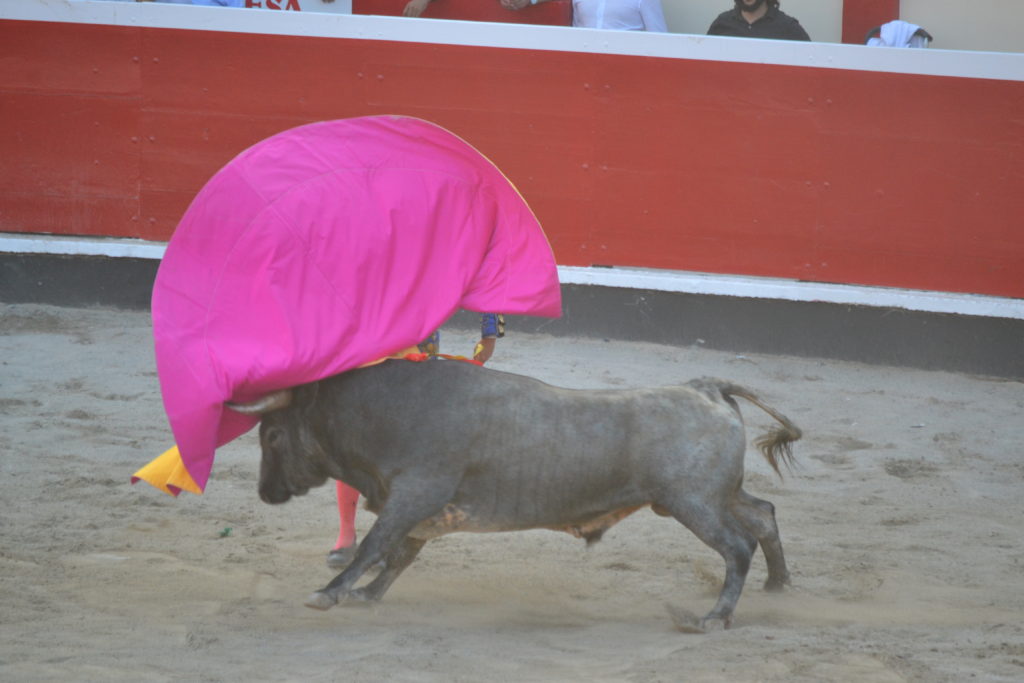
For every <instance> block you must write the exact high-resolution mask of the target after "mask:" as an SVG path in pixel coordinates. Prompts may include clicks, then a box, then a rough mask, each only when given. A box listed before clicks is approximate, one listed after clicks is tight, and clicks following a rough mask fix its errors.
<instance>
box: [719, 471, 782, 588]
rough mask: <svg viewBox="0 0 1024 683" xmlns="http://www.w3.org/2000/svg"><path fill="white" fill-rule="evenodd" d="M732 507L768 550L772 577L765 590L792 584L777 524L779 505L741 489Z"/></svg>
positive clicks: (766, 550) (737, 516) (766, 559)
mask: <svg viewBox="0 0 1024 683" xmlns="http://www.w3.org/2000/svg"><path fill="white" fill-rule="evenodd" d="M732 510H733V512H734V513H735V515H736V518H737V519H739V520H740V522H741V523H742V524H743V526H745V527H746V528H747V530H748V531H750V533H752V534H754V536H755V537H756V538H757V541H758V543H760V544H761V550H762V551H764V559H765V561H766V562H767V564H768V580H767V581H765V582H764V589H765V590H766V591H781V590H782V588H783V586H785V585H786V584H788V583H789V570H788V569H786V557H785V555H783V553H782V541H781V539H780V538H779V527H778V524H776V523H775V506H774V505H772V504H771V503H769V502H768V501H767V500H761V499H760V498H756V497H754V496H752V495H750V494H749V493H747V492H746V491H744V490H743V489H739V490H738V491H737V492H736V497H735V498H734V500H733V506H732Z"/></svg>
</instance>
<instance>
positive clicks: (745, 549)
mask: <svg viewBox="0 0 1024 683" xmlns="http://www.w3.org/2000/svg"><path fill="white" fill-rule="evenodd" d="M734 397H741V398H744V399H746V400H747V401H750V402H751V403H753V404H755V405H756V406H758V407H760V408H761V409H762V410H764V411H765V412H766V413H768V414H769V415H770V416H771V417H772V418H774V419H775V420H776V421H777V422H778V423H779V424H778V425H775V426H774V427H773V428H772V429H771V430H769V431H768V432H767V433H766V434H764V435H762V436H761V437H760V438H758V439H757V440H756V441H755V445H756V446H757V447H758V448H759V449H760V451H761V453H762V454H763V455H764V457H765V458H766V459H767V461H768V463H769V464H770V465H771V467H772V468H773V469H774V470H775V471H776V473H780V469H779V465H780V463H784V464H786V465H787V466H788V465H790V464H791V461H792V457H793V455H792V449H791V444H792V442H793V441H795V440H797V439H799V438H800V436H801V432H800V430H799V429H798V428H797V427H796V425H794V424H793V423H792V422H791V421H790V420H789V419H788V418H786V417H785V416H784V415H782V414H781V413H779V412H777V411H775V410H774V409H773V408H771V407H770V406H768V405H766V404H765V403H764V402H762V401H761V400H760V399H759V398H758V397H757V396H756V395H755V394H754V393H753V392H751V391H750V390H748V389H745V388H743V387H741V386H738V385H736V384H733V383H730V382H726V381H721V380H717V379H707V378H705V379H697V380H693V381H690V382H688V383H687V384H684V385H679V386H671V387H662V388H656V389H626V390H622V389H618V390H597V391H595V390H572V389H564V388H559V387H554V386H551V385H548V384H545V383H543V382H541V381H538V380H536V379H532V378H529V377H524V376H521V375H515V374H510V373H506V372H499V371H495V370H491V369H485V368H481V367H477V366H475V365H471V364H468V363H459V362H454V361H446V360H435V361H428V362H420V363H416V362H409V361H405V360H389V361H386V362H384V363H382V364H379V365H375V366H371V367H367V368H363V369H359V370H353V371H350V372H346V373H343V374H340V375H336V376H334V377H330V378H327V379H324V380H321V381H318V382H313V383H310V384H305V385H302V386H298V387H294V388H292V389H287V390H284V391H280V392H276V393H273V394H270V395H269V396H266V397H264V398H263V399H261V400H259V401H255V402H253V403H246V404H228V405H229V406H230V407H231V408H233V409H234V410H237V411H239V412H243V413H246V414H250V415H260V416H262V420H261V425H260V445H261V448H262V461H261V465H260V478H259V494H260V498H261V499H262V500H263V501H265V502H267V503H272V504H278V503H284V502H285V501H287V500H288V499H290V498H291V497H292V496H296V495H303V494H305V493H306V492H308V491H309V490H310V488H312V487H315V486H320V485H321V484H323V483H324V482H326V481H327V479H328V478H334V479H340V480H341V481H343V482H345V483H346V484H349V485H350V486H352V487H354V488H356V489H357V490H358V491H359V492H360V493H361V494H362V495H363V496H364V497H365V498H366V501H367V503H366V507H367V509H369V510H370V511H371V512H373V513H375V514H376V515H377V519H376V521H375V522H374V524H373V526H372V528H371V529H370V531H369V533H367V535H366V537H365V538H364V539H363V540H362V542H361V543H360V544H359V547H358V549H357V551H356V554H355V557H354V559H353V560H352V562H351V564H350V565H349V566H348V567H346V568H345V569H344V571H342V572H341V573H340V574H338V575H337V576H336V577H335V578H334V579H333V580H332V581H331V582H330V583H328V584H327V585H326V586H325V587H324V588H322V589H320V590H318V591H316V592H314V593H313V594H312V595H311V596H310V597H309V598H308V599H307V601H306V603H305V604H306V605H307V606H309V607H313V608H316V609H328V608H330V607H332V606H333V605H335V604H337V603H338V601H339V599H342V598H344V599H345V600H350V601H366V600H378V599H380V598H381V596H383V595H384V593H385V591H387V589H388V587H389V586H391V584H392V582H394V580H395V579H396V578H397V577H398V575H399V574H401V572H402V571H403V570H404V569H405V568H406V567H408V566H409V564H410V563H411V562H412V561H413V560H414V559H415V557H416V555H417V553H419V551H420V549H421V548H422V547H423V545H424V544H425V543H426V542H427V541H429V540H430V539H433V538H437V537H439V536H442V535H444V534H449V533H453V532H456V531H476V532H485V531H487V532H490V531H515V530H523V529H537V528H544V529H553V530H559V531H566V532H569V533H571V534H573V535H574V536H576V537H579V538H582V539H585V540H586V541H587V543H588V544H590V543H594V542H595V541H597V540H599V539H600V538H601V535H602V534H603V533H604V532H605V531H607V529H608V528H610V527H611V526H612V525H614V524H615V523H617V522H618V521H620V520H621V519H623V518H624V517H626V516H628V515H630V514H632V513H633V512H635V511H636V510H639V509H641V508H643V507H646V506H650V507H651V509H652V510H653V511H654V512H656V513H657V514H660V515H663V516H671V517H674V518H675V519H676V520H678V521H679V522H680V523H682V524H683V525H684V526H686V527H687V528H689V529H690V530H691V531H692V532H693V533H694V534H696V536H697V537H698V538H700V539H701V540H702V541H703V542H704V543H706V544H707V545H709V546H710V547H711V548H713V549H714V550H716V551H717V552H718V553H719V554H720V555H721V556H722V558H723V559H724V560H725V581H724V584H723V586H722V589H721V593H720V594H719V596H718V600H717V602H716V603H715V605H714V607H713V608H712V609H711V611H710V612H709V613H708V614H707V615H705V616H704V617H703V619H701V620H699V624H698V627H699V629H700V630H707V629H709V628H728V627H729V625H730V622H731V619H732V615H733V611H734V609H735V607H736V602H737V600H738V599H739V597H740V593H741V591H742V590H743V584H744V582H745V580H746V576H747V572H748V569H749V567H750V563H751V559H752V557H753V554H754V551H755V550H756V549H757V546H758V544H760V546H761V548H762V550H763V552H764V556H765V560H766V562H767V567H768V578H767V581H766V583H765V589H766V590H772V591H775V590H781V589H782V587H783V586H784V585H785V584H787V583H788V582H789V572H788V570H787V568H786V561H785V558H784V556H783V552H782V544H781V542H780V539H779V530H778V527H777V525H776V522H775V509H774V506H773V505H772V504H771V503H769V502H767V501H764V500H760V499H758V498H755V497H754V496H752V495H750V494H749V493H747V492H746V491H744V490H743V488H742V487H741V484H742V481H743V471H744V467H743V466H744V452H745V450H746V435H745V432H744V428H743V421H742V417H741V415H740V412H739V406H738V405H737V403H736V401H735V399H734ZM780 476H781V473H780ZM378 564H382V565H383V568H382V569H381V571H380V572H379V574H378V575H377V576H376V577H375V578H374V579H373V580H372V581H371V582H369V583H368V584H367V585H365V586H363V587H359V588H356V587H355V584H356V583H357V581H359V579H360V577H362V576H363V574H364V573H366V572H367V570H369V569H371V568H373V567H375V566H377V565H378Z"/></svg>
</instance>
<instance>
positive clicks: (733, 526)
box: [661, 498, 757, 630]
mask: <svg viewBox="0 0 1024 683" xmlns="http://www.w3.org/2000/svg"><path fill="white" fill-rule="evenodd" d="M661 505H662V506H663V507H665V508H667V509H668V510H669V511H671V513H672V516H673V517H675V518H676V519H677V520H679V522H680V523H681V524H683V525H684V526H686V527H687V528H688V529H689V530H690V531H692V532H693V533H694V534H695V535H696V536H697V538H699V539H700V540H702V541H704V542H705V543H706V544H708V545H709V546H710V547H711V548H712V549H713V550H715V551H716V552H718V554H719V555H721V556H722V559H724V560H725V583H724V584H723V586H722V591H721V593H719V595H718V601H717V602H716V603H715V606H714V608H712V610H711V611H710V612H708V613H707V614H706V615H704V618H703V619H701V620H700V627H701V629H703V630H708V629H709V627H714V626H716V625H720V626H721V627H722V628H729V625H730V624H731V622H732V613H733V610H735V609H736V602H737V601H738V600H739V599H740V593H742V592H743V583H744V582H745V581H746V578H747V572H748V571H749V570H750V560H751V558H752V557H753V555H754V551H755V550H756V549H757V539H756V538H755V537H754V536H753V534H751V533H750V532H749V531H747V529H746V528H745V527H744V526H743V524H741V523H740V522H739V520H737V519H736V518H735V517H734V516H733V514H732V512H731V511H730V510H729V509H728V508H727V507H726V505H724V504H723V503H721V502H715V501H712V500H708V499H704V498H702V499H694V498H680V499H677V500H673V501H669V502H664V503H661Z"/></svg>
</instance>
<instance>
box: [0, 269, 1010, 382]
mask: <svg viewBox="0 0 1024 683" xmlns="http://www.w3.org/2000/svg"><path fill="white" fill-rule="evenodd" d="M158 265H159V263H158V262H157V261H155V260H150V259H131V258H116V259H115V258H107V257H82V256H52V255H33V254H30V255H26V254H0V301H2V302H4V303H40V304H52V305H57V306H68V307H82V306H112V307H117V308H127V309H147V308H148V307H149V300H150V293H151V290H152V286H153V279H154V278H155V276H156V271H157V267H158ZM562 293H563V311H564V314H563V317H562V318H560V319H558V320H547V319H541V318H530V317H523V316H509V319H508V329H509V331H510V333H512V334H514V333H515V332H516V331H522V332H539V333H545V334H554V335H577V336H583V337H599V338H607V339H616V340H623V341H645V342H654V343H659V344H672V345H677V346H689V345H699V346H702V347H705V348H709V349H716V350H723V351H733V352H736V353H772V354H785V355H793V356H806V357H817V358H831V359H836V360H849V361H859V362H864V363H874V364H883V365H894V366H904V367H914V368H922V369H932V370H947V371H956V372H968V373H976V374H982V375H992V376H996V377H1006V378H1014V379H1024V320H1013V319H1006V318H985V317H977V316H965V315H951V314H940V313H922V312H917V311H907V310H903V309H887V308H874V307H869V306H848V305H838V304H828V303H815V302H793V301H777V300H768V299H746V298H739V297H726V296H709V295H698V294H679V293H673V292H660V291H649V290H634V289H622V288H616V287H599V286H593V285H563V287H562ZM450 324H451V325H453V326H455V327H466V328H469V327H473V326H475V325H476V324H478V318H477V316H476V315H475V314H472V313H465V312H463V313H459V314H457V315H456V316H455V318H454V319H453V320H452V321H451V323H450ZM0 333H2V331H0Z"/></svg>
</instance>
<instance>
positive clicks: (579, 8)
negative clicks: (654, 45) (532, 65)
mask: <svg viewBox="0 0 1024 683" xmlns="http://www.w3.org/2000/svg"><path fill="white" fill-rule="evenodd" d="M500 2H501V6H502V7H504V8H506V9H511V10H521V9H523V8H524V7H529V6H530V5H536V4H538V3H541V2H547V0H500ZM572 25H573V26H577V27H581V28H605V29H611V30H615V31H658V32H661V33H667V32H668V24H666V23H665V13H664V12H663V11H662V9H661V0H573V1H572Z"/></svg>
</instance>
